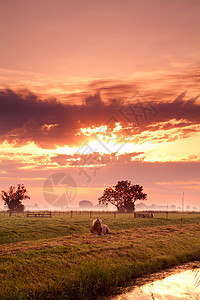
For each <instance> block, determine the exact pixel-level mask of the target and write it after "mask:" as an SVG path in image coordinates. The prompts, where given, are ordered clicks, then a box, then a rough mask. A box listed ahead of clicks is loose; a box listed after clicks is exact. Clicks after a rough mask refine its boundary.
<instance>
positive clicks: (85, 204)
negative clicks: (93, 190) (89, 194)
mask: <svg viewBox="0 0 200 300" xmlns="http://www.w3.org/2000/svg"><path fill="white" fill-rule="evenodd" d="M91 207H93V203H92V202H91V201H88V200H81V201H80V202H79V208H91Z"/></svg>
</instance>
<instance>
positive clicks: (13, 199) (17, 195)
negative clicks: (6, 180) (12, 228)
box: [1, 184, 30, 214]
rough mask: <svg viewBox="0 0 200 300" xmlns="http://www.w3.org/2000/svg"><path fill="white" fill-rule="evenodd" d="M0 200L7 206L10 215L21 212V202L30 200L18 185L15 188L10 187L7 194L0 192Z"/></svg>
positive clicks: (24, 190) (22, 207) (20, 185)
mask: <svg viewBox="0 0 200 300" xmlns="http://www.w3.org/2000/svg"><path fill="white" fill-rule="evenodd" d="M1 198H2V199H3V201H4V204H5V205H7V206H8V208H9V211H10V214H11V213H13V212H23V211H24V205H23V204H22V201H23V200H25V199H30V197H29V196H28V195H27V190H26V188H25V186H24V185H23V184H18V185H17V188H15V187H14V186H10V187H9V189H8V191H7V192H6V191H1Z"/></svg>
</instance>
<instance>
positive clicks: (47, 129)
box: [0, 90, 200, 149]
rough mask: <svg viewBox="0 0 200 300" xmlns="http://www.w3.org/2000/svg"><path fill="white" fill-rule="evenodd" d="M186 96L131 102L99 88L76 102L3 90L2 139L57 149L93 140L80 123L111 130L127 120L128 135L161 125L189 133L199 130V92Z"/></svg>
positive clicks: (0, 100) (0, 111)
mask: <svg viewBox="0 0 200 300" xmlns="http://www.w3.org/2000/svg"><path fill="white" fill-rule="evenodd" d="M184 97H185V93H182V94H181V95H179V96H178V97H177V98H176V99H175V100H173V101H156V102H153V101H152V102H151V101H146V100H145V99H144V98H143V97H142V96H138V95H136V94H135V95H134V96H133V97H132V98H129V99H128V100H127V101H126V102H122V101H121V100H118V99H111V100H110V101H109V102H104V101H103V100H102V98H101V95H100V94H99V93H98V92H97V93H96V94H94V95H91V96H89V97H87V98H86V99H85V102H84V103H82V104H78V105H71V104H68V103H65V102H61V101H58V100H56V99H47V100H41V99H40V98H39V97H38V96H36V95H35V94H33V93H31V92H29V91H26V92H24V93H17V92H14V91H12V90H1V91H0V140H1V142H4V141H8V142H9V143H13V144H14V145H18V146H20V145H24V144H27V143H29V142H34V143H35V144H37V145H38V146H39V147H41V148H51V149H53V148H56V147H57V146H64V145H69V146H76V147H78V146H81V145H83V143H84V142H85V141H87V139H88V137H87V136H86V135H84V133H83V132H82V133H80V128H87V127H91V126H93V127H95V126H102V125H105V124H106V126H107V133H110V134H111V133H112V130H113V128H114V126H115V123H116V122H120V124H121V125H122V130H123V132H122V131H119V132H118V134H119V135H120V134H121V136H123V134H124V132H125V131H124V129H127V127H128V128H129V130H128V131H127V130H126V133H127V137H128V136H129V137H130V136H132V137H134V136H135V135H136V133H137V134H139V135H140V134H142V133H143V132H145V131H146V130H150V131H157V130H159V129H160V128H161V127H163V128H162V129H163V130H165V132H166V134H167V132H168V130H170V129H171V128H172V127H173V128H177V129H180V127H182V128H184V130H185V135H186V134H187V130H188V133H191V134H192V133H194V132H195V130H196V129H195V127H194V128H192V127H191V125H194V126H195V125H197V124H200V120H199V115H200V104H199V103H198V101H197V99H198V97H194V98H191V99H189V100H184ZM170 120H174V122H172V121H171V122H170ZM162 122H168V124H166V123H165V124H161V123H162ZM189 126H190V127H189ZM187 127H188V129H187ZM116 134H117V133H116ZM183 135H184V134H183Z"/></svg>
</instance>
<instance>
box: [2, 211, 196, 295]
mask: <svg viewBox="0 0 200 300" xmlns="http://www.w3.org/2000/svg"><path fill="white" fill-rule="evenodd" d="M106 218H107V219H106ZM102 219H103V221H104V222H105V223H107V224H108V225H109V226H110V227H111V229H112V233H111V234H110V235H107V236H92V235H91V234H90V233H88V228H89V227H90V224H91V219H90V218H89V217H88V216H82V217H81V218H80V216H79V220H78V219H76V217H74V218H68V219H67V218H62V217H58V218H52V220H46V219H45V220H27V219H23V220H21V219H18V218H16V219H15V220H14V218H13V219H12V220H9V219H8V218H7V219H6V218H4V217H2V218H1V221H2V220H3V221H2V223H1V225H2V224H3V225H4V230H5V228H6V226H8V227H7V229H8V228H9V230H11V228H12V225H11V224H12V222H14V223H15V230H16V232H18V235H19V237H18V240H20V239H21V241H17V242H14V243H13V241H11V239H7V242H6V243H2V244H1V245H0V299H34V298H35V299H55V298H56V299H59V298H60V299H63V298H64V299H94V298H97V296H99V295H101V294H106V293H110V291H113V290H114V289H115V288H116V287H117V286H119V285H123V284H124V283H126V282H128V281H131V280H134V279H135V278H138V277H140V276H143V275H145V274H148V273H152V272H156V271H159V270H162V269H164V268H167V267H172V266H174V265H177V264H180V263H184V262H188V261H192V260H199V259H200V226H199V223H200V216H199V215H196V216H195V217H194V215H193V216H192V217H191V216H188V217H187V218H186V215H185V218H184V222H182V223H183V224H182V225H181V223H180V219H179V218H178V217H177V216H176V217H175V216H174V218H171V219H169V220H166V219H164V218H160V217H159V218H157V219H147V220H139V219H133V218H131V217H130V216H126V215H121V216H120V217H119V216H117V218H116V219H114V218H113V217H112V216H107V217H106V216H104V217H102ZM17 220H18V221H17ZM33 221H35V222H36V223H35V225H34V227H32V226H33V224H32V222H33ZM67 221H68V223H67ZM16 222H19V224H22V223H20V222H28V223H26V225H27V228H29V229H27V228H26V232H27V235H28V236H29V240H27V239H26V238H22V237H23V234H22V232H21V236H20V234H19V232H20V230H21V231H23V229H17V226H16ZM29 222H31V223H30V224H32V225H30V224H29ZM37 222H38V223H37ZM41 222H44V223H43V224H42V226H44V227H45V226H50V227H49V228H50V229H49V232H50V237H49V238H48V239H44V236H45V237H46V233H45V234H44V232H43V229H44V228H41V233H40V234H38V236H37V237H35V236H34V239H31V237H32V233H29V230H30V228H31V229H33V228H35V231H37V230H38V231H39V229H37V230H36V228H37V226H39V225H40V226H41ZM49 222H50V224H49ZM51 222H52V223H51ZM62 222H65V223H62ZM70 222H71V223H70ZM81 222H83V223H81ZM66 223H67V224H68V226H70V227H71V230H72V228H73V232H74V233H70V234H68V235H67V234H65V235H64V229H63V231H62V230H61V233H60V236H59V233H57V237H51V235H52V232H51V228H54V229H56V231H59V229H58V228H59V226H61V224H62V225H63V226H64V224H65V225H66ZM6 224H7V225H6ZM45 224H46V225H45ZM48 224H49V225H48ZM58 224H60V225H58ZM36 225H37V226H36ZM21 226H22V225H21ZM29 226H30V227H29ZM22 227H23V226H22ZM61 228H62V226H61ZM81 228H82V229H81ZM17 230H19V231H17ZM65 230H68V229H66V228H65ZM84 230H85V231H84ZM25 236H26V235H25V234H24V237H25ZM4 238H5V237H4Z"/></svg>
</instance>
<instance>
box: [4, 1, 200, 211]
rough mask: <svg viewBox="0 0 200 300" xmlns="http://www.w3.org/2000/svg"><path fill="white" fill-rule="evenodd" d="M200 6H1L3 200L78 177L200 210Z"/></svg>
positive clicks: (87, 193) (90, 186) (82, 184)
mask: <svg viewBox="0 0 200 300" xmlns="http://www.w3.org/2000/svg"><path fill="white" fill-rule="evenodd" d="M199 13H200V2H199V1H198V0H197V1H196V0H190V1H189V0H173V1H172V0H170V1H162V0H160V1H158V0H149V1H143V0H142V1H139V0H138V1H135V0H134V1H128V0H125V1H118V0H117V1H116V0H115V1H114V0H111V1H101V2H98V1H84V2H83V1H76V2H73V3H72V1H64V0H63V1H62V0H60V1H55V0H51V1H47V0H42V1H34V2H30V1H25V0H23V1H22V0H19V1H7V2H6V1H0V20H1V21H0V22H1V26H0V36H1V47H0V143H1V148H0V177H1V181H0V188H1V189H4V188H7V187H8V186H9V185H16V184H17V183H19V182H23V183H24V184H25V185H26V186H27V188H28V190H29V191H30V196H31V200H30V203H31V204H32V203H33V204H34V203H38V204H40V205H43V206H44V205H49V203H47V202H46V200H45V199H44V197H43V185H44V183H45V180H46V178H48V177H49V176H51V175H52V174H55V173H63V174H68V175H70V176H71V177H72V178H73V180H74V181H75V183H76V185H77V194H76V197H75V198H74V200H73V202H72V203H71V204H70V205H71V206H77V205H78V202H79V201H80V200H83V199H85V200H91V201H93V203H97V198H98V196H101V194H102V192H103V189H104V188H105V187H107V186H112V185H114V184H116V183H117V181H118V180H125V179H127V180H131V181H132V183H133V184H136V183H138V184H141V185H143V186H144V190H145V191H146V192H147V194H148V201H147V202H146V204H147V205H150V204H152V203H156V204H163V205H167V204H168V205H173V204H174V205H176V206H181V197H182V193H183V192H184V193H185V206H186V205H189V206H190V207H191V208H192V207H194V206H195V207H198V208H200V180H199V179H200V175H199V174H200V151H199V149H200V133H199V132H200V130H199V129H200V118H199V116H200V101H199V98H198V96H199V92H200V91H199V78H200V62H199V57H200V56H199V54H200V53H199V49H200V38H199V37H200V34H199V29H200V21H199Z"/></svg>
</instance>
